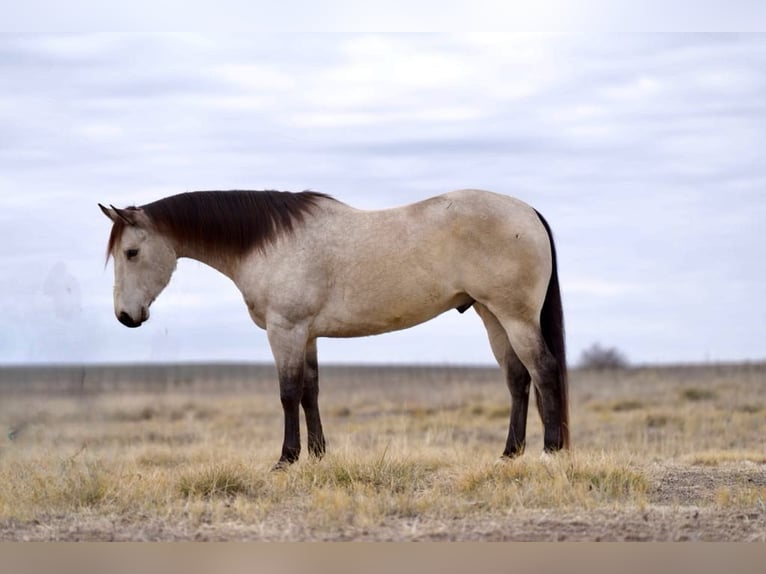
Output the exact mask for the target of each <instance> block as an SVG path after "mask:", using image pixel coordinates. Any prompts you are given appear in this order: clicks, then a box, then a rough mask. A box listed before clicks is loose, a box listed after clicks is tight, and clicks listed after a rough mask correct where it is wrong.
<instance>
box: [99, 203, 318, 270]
mask: <svg viewBox="0 0 766 574" xmlns="http://www.w3.org/2000/svg"><path fill="white" fill-rule="evenodd" d="M322 199H332V198H331V197H330V196H329V195H326V194H324V193H318V192H314V191H303V192H300V193H291V192H287V191H242V190H231V191H193V192H187V193H180V194H178V195H172V196H170V197H166V198H164V199H160V200H157V201H154V202H152V203H147V204H146V205H142V206H141V207H140V209H141V210H143V212H144V213H145V214H146V215H147V217H148V218H149V219H150V221H151V222H152V223H153V224H154V225H155V226H156V228H157V230H158V231H160V232H161V233H163V234H165V235H169V236H171V237H174V238H175V239H176V240H177V241H179V242H180V243H183V244H186V245H193V246H195V247H198V248H202V249H204V250H208V251H210V250H213V251H219V252H222V253H226V254H228V255H234V256H242V255H245V254H246V253H248V252H249V251H250V250H252V249H263V248H264V247H266V246H267V245H269V244H270V243H272V242H273V241H274V240H276V239H277V237H279V236H280V235H281V234H285V233H290V232H292V231H293V229H294V227H295V225H296V224H300V223H302V222H303V220H304V218H305V216H306V215H307V214H309V213H311V211H312V209H313V208H314V207H315V206H316V204H317V202H318V201H319V200H322ZM124 227H125V224H124V223H123V222H122V221H121V220H119V219H118V220H117V221H116V222H115V224H114V227H113V228H112V234H111V236H110V238H109V248H108V252H109V253H111V251H112V248H113V247H114V245H116V243H117V241H118V240H119V237H120V236H121V235H122V231H123V229H124Z"/></svg>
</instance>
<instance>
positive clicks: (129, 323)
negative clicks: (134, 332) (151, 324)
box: [117, 311, 143, 329]
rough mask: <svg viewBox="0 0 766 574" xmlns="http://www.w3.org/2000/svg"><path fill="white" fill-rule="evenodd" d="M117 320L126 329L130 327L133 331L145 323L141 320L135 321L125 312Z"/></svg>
mask: <svg viewBox="0 0 766 574" xmlns="http://www.w3.org/2000/svg"><path fill="white" fill-rule="evenodd" d="M117 320H118V321H119V322H120V323H122V324H123V325H125V326H126V327H130V328H131V329H133V328H135V327H140V326H141V323H143V320H141V321H134V320H133V317H131V316H130V315H128V314H127V313H126V312H125V311H123V312H122V313H120V314H119V315H118V316H117Z"/></svg>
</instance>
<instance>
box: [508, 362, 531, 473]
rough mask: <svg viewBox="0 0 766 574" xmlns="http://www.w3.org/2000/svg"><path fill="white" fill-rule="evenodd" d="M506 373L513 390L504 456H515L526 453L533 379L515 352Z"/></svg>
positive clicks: (509, 387) (509, 385)
mask: <svg viewBox="0 0 766 574" xmlns="http://www.w3.org/2000/svg"><path fill="white" fill-rule="evenodd" d="M506 373H507V374H506V377H507V384H508V389H509V390H510V391H511V417H510V423H509V425H508V439H507V440H506V442H505V450H504V451H503V456H504V457H508V458H515V457H517V456H520V455H522V454H524V448H525V446H526V435H527V412H528V409H529V388H530V382H531V380H532V379H531V377H530V376H529V372H528V371H527V369H526V368H525V367H524V365H523V364H521V361H519V359H518V358H517V357H516V356H515V354H513V356H512V357H509V359H508V365H507V371H506Z"/></svg>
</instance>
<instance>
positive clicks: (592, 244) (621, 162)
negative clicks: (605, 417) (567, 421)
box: [0, 34, 766, 364]
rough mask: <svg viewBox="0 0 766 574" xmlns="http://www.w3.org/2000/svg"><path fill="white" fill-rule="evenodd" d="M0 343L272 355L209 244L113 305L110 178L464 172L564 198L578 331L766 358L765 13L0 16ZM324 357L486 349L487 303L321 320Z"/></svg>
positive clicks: (571, 317) (40, 355) (396, 185)
mask: <svg viewBox="0 0 766 574" xmlns="http://www.w3.org/2000/svg"><path fill="white" fill-rule="evenodd" d="M0 86H2V88H1V89H0V239H1V240H2V241H0V297H1V299H0V300H1V301H2V306H3V309H2V311H3V323H4V327H3V329H2V331H0V363H20V362H60V361H66V362H81V361H86V362H107V361H175V360H184V361H185V360H270V359H271V353H270V350H269V348H268V344H267V340H266V336H265V333H264V332H263V331H261V330H260V329H258V328H257V327H256V326H255V325H254V324H252V323H251V322H250V319H249V317H248V315H247V311H246V308H245V306H244V304H243V302H242V298H241V295H240V294H239V292H238V291H237V290H236V288H235V287H234V285H233V284H232V283H231V282H230V281H229V280H228V279H226V278H225V277H223V276H222V275H219V274H218V273H217V272H215V271H214V270H212V269H210V268H207V267H205V266H204V265H202V264H199V263H197V262H193V261H188V260H182V261H181V262H180V264H179V267H178V270H177V271H176V273H175V276H174V278H173V280H172V281H171V283H170V286H169V287H168V288H167V289H166V291H165V292H164V293H163V294H162V295H160V297H159V298H158V299H157V301H156V302H155V303H154V305H153V307H152V318H151V320H150V321H149V322H148V323H147V324H145V325H144V326H142V327H141V328H140V329H134V330H131V329H126V328H125V327H123V326H122V325H120V324H119V323H118V322H117V321H116V319H115V318H114V314H113V308H112V283H113V268H112V266H111V264H109V266H108V267H106V268H104V249H105V243H106V239H107V236H108V233H109V228H110V222H109V221H108V220H107V219H106V218H105V217H104V216H103V215H102V214H101V212H100V211H99V210H98V208H97V206H96V203H97V202H101V203H112V204H114V205H117V206H125V205H129V204H142V203H146V202H149V201H152V200H155V199H159V198H161V197H164V196H166V195H171V194H174V193H178V192H182V191H189V190H198V189H232V188H243V189H244V188H246V189H280V190H293V191H300V190H303V189H313V190H318V191H322V192H326V193H330V194H332V195H334V196H335V197H337V198H338V199H340V200H342V201H344V202H346V203H349V204H351V205H354V206H357V207H362V208H368V209H375V208H383V207H393V206H396V205H400V204H404V203H409V202H413V201H416V200H419V199H423V198H427V197H429V196H432V195H436V194H439V193H442V192H445V191H449V190H452V189H457V188H462V187H478V188H485V189H490V190H493V191H497V192H501V193H506V194H509V195H514V196H517V197H519V198H521V199H523V200H524V201H526V202H528V203H530V204H532V205H533V206H534V207H536V208H537V209H538V210H539V211H541V212H542V213H543V214H544V215H545V216H546V218H547V219H548V221H549V222H550V224H551V226H552V228H553V231H554V234H555V238H556V241H557V246H558V251H559V264H560V277H561V284H562V290H563V294H564V306H565V316H566V326H567V339H568V345H569V358H570V362H571V363H576V362H577V360H578V358H579V355H580V353H581V352H582V350H583V349H584V348H586V347H588V346H590V345H591V344H592V343H594V342H600V343H601V344H603V345H606V346H615V347H617V348H619V349H620V350H622V351H623V352H624V353H625V354H626V355H627V356H628V358H629V359H630V361H631V362H633V363H657V362H662V363H668V362H676V361H685V362H686V361H694V362H697V361H719V360H740V359H764V358H766V350H765V348H764V342H765V341H766V310H764V297H763V292H764V288H766V266H765V265H764V244H765V242H764V236H763V232H764V226H765V223H764V222H766V161H764V150H766V37H765V36H762V35H720V34H719V35H697V34H665V35H624V34H611V35H599V34H588V35H566V36H555V35H554V36H528V35H525V36H518V35H357V34H345V35H344V34H300V35H298V34H273V35H264V34H258V35H244V34H241V35H237V34H235V35H211V36H199V35H135V34H134V35H114V34H106V35H85V36H39V35H37V36H11V35H5V36H0ZM319 345H320V347H319V351H320V360H323V361H325V362H383V363H386V362H400V363H403V362H429V363H442V362H449V363H452V364H462V363H491V362H492V361H493V359H492V355H491V353H490V351H489V347H488V344H487V340H486V336H485V334H484V331H483V328H482V325H481V322H480V321H479V319H478V318H477V317H476V315H475V313H473V312H468V313H466V314H465V315H459V314H458V313H457V312H450V313H447V314H446V315H443V316H442V317H440V318H439V319H437V320H434V321H432V322H430V323H427V324H425V325H422V326H420V327H417V328H415V329H411V330H409V331H404V332H401V333H397V334H391V335H382V336H378V337H374V338H367V339H357V340H346V341H330V340H322V341H320V344H319Z"/></svg>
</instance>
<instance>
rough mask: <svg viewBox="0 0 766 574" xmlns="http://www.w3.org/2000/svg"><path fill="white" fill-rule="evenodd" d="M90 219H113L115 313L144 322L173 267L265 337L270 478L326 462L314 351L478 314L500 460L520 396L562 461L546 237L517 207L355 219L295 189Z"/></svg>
mask: <svg viewBox="0 0 766 574" xmlns="http://www.w3.org/2000/svg"><path fill="white" fill-rule="evenodd" d="M99 207H100V208H101V210H102V211H103V212H104V213H105V214H106V216H107V217H109V219H110V220H111V221H112V223H113V225H112V230H111V234H110V236H109V243H108V247H107V260H108V258H109V257H110V256H111V257H113V258H114V273H115V285H114V311H115V315H116V316H117V319H118V320H119V321H120V322H121V323H122V324H123V325H126V326H127V327H138V326H140V325H141V324H142V323H143V322H144V321H146V320H147V319H148V318H149V307H150V305H151V304H152V302H153V301H154V300H155V298H156V297H157V296H158V295H159V294H160V292H161V291H162V290H163V288H164V287H165V286H166V285H167V284H168V282H169V281H170V277H171V275H172V273H173V271H174V269H175V267H176V261H177V259H178V258H179V257H190V258H192V259H196V260H198V261H201V262H203V263H206V264H207V265H210V266H211V267H213V268H214V269H217V270H218V271H220V272H221V273H223V274H224V275H226V276H227V277H229V278H230V279H231V280H232V281H234V283H235V284H236V286H237V287H238V288H239V290H240V291H241V292H242V295H243V297H244V300H245V303H246V305H247V309H248V311H249V313H250V317H251V318H252V320H253V321H254V322H255V324H256V325H258V326H259V327H261V328H263V329H266V332H267V335H268V340H269V344H270V346H271V350H272V352H273V355H274V359H275V362H276V367H277V372H278V376H279V392H280V399H281V402H282V408H283V410H284V431H285V433H284V442H283V445H282V454H281V457H280V458H279V462H278V463H277V464H276V466H275V468H277V469H280V468H285V467H287V466H288V465H289V464H291V463H293V462H295V461H296V460H297V459H298V457H299V454H300V451H301V444H300V408H301V406H302V407H303V411H304V413H305V418H306V426H307V430H308V434H307V436H308V450H309V453H310V454H311V455H314V456H317V457H321V456H322V455H323V454H324V452H325V438H324V432H323V430H322V422H321V418H320V415H319V403H318V394H319V380H318V366H317V343H316V340H317V338H318V337H360V336H366V335H374V334H378V333H384V332H388V331H394V330H397V329H406V328H408V327H412V326H413V325H417V324H419V323H422V322H424V321H427V320H429V319H431V318H433V317H436V316H437V315H439V314H441V313H444V312H446V311H448V310H450V309H457V310H458V311H460V312H461V313H462V312H465V311H466V310H467V309H468V308H470V307H471V306H473V308H474V309H475V310H476V312H477V313H478V314H479V316H480V317H481V319H482V321H483V322H484V325H485V327H486V329H487V333H488V335H489V341H490V345H491V347H492V351H493V354H494V356H495V358H496V359H497V362H498V364H499V365H500V367H501V369H502V370H503V372H504V374H505V378H506V382H507V385H508V389H509V390H510V395H511V412H510V423H509V429H508V438H507V441H506V444H505V449H504V451H503V456H505V457H515V456H517V455H520V454H521V453H523V452H524V446H525V436H526V424H527V408H528V405H529V394H530V387H532V388H534V389H535V391H536V392H535V399H536V403H537V407H538V410H539V412H540V417H541V419H542V423H543V430H544V434H543V448H544V452H554V451H558V450H560V449H562V448H568V447H569V420H568V399H567V372H566V357H565V345H564V324H563V311H562V305H561V294H560V290H559V281H558V273H557V266H556V249H555V246H554V243H553V236H552V234H551V230H550V227H549V226H548V223H547V222H546V221H545V219H544V218H543V217H542V215H540V214H539V213H538V212H537V211H536V210H534V209H533V208H532V207H530V206H528V205H527V204H525V203H523V202H522V201H520V200H517V199H514V198H511V197H508V196H505V195H500V194H496V193H492V192H488V191H479V190H459V191H454V192H451V193H446V194H444V195H439V196H437V197H432V198H430V199H426V200H424V201H420V202H417V203H413V204H410V205H406V206H404V207H399V208H394V209H384V210H379V211H365V210H360V209H355V208H353V207H351V206H349V205H346V204H344V203H342V202H340V201H338V200H336V199H334V198H332V197H330V196H328V195H325V194H322V193H317V192H312V191H305V192H301V193H290V192H280V191H236V190H235V191H198V192H190V193H181V194H179V195H174V196H171V197H166V198H164V199H160V200H158V201H155V202H153V203H148V204H146V205H143V206H140V207H128V208H125V209H118V208H116V207H114V206H112V207H108V208H107V207H104V206H103V205H101V204H99Z"/></svg>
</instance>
